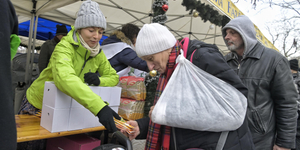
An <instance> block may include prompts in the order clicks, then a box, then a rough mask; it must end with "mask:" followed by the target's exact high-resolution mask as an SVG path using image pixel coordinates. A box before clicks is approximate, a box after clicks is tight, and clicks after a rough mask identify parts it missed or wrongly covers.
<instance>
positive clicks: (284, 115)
mask: <svg viewBox="0 0 300 150" xmlns="http://www.w3.org/2000/svg"><path fill="white" fill-rule="evenodd" d="M222 34H223V38H224V40H225V43H226V45H227V46H228V48H229V50H231V52H230V53H228V54H227V55H226V56H225V59H226V61H227V63H228V64H229V65H230V66H231V67H232V68H233V69H234V70H235V71H236V73H237V74H238V75H239V77H240V78H241V80H242V81H243V83H244V84H245V86H246V87H247V88H248V113H247V117H248V121H249V128H250V130H251V133H252V137H253V142H254V144H255V148H256V149H258V150H271V149H274V150H275V149H276V150H280V149H284V150H286V149H291V148H294V147H295V137H296V124H297V107H296V106H297V92H296V89H295V86H294V85H293V79H292V74H291V72H290V69H289V68H290V67H289V62H288V60H287V59H286V58H285V57H284V56H283V55H281V54H280V53H278V52H277V51H276V50H273V49H270V48H267V47H265V46H263V45H262V44H261V43H260V42H258V40H257V39H256V33H255V29H254V25H253V23H252V22H251V20H250V19H249V18H248V17H246V16H239V17H237V18H235V19H233V20H231V21H230V22H229V23H228V24H226V25H225V26H224V27H223V29H222Z"/></svg>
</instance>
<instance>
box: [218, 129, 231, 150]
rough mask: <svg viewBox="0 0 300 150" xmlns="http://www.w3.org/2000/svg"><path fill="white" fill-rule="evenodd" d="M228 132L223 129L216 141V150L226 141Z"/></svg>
mask: <svg viewBox="0 0 300 150" xmlns="http://www.w3.org/2000/svg"><path fill="white" fill-rule="evenodd" d="M228 133H229V131H224V132H222V133H221V135H220V138H219V140H218V143H217V147H216V150H222V149H223V147H224V145H225V143H226V139H227V136H228Z"/></svg>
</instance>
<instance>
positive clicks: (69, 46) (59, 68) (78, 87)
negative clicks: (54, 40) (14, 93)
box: [26, 27, 119, 115]
mask: <svg viewBox="0 0 300 150" xmlns="http://www.w3.org/2000/svg"><path fill="white" fill-rule="evenodd" d="M73 33H74V27H72V30H71V31H70V32H69V33H68V35H67V36H65V37H63V38H62V40H61V41H60V42H59V43H58V44H57V45H56V47H55V50H54V51H53V53H52V56H51V58H50V62H49V64H48V67H47V68H46V69H44V70H43V71H42V72H41V74H40V76H39V77H38V78H37V79H36V80H35V81H34V82H33V83H32V85H31V86H30V87H29V88H28V90H27V92H26V96H27V99H28V101H29V103H30V104H32V105H33V106H34V107H36V108H38V109H42V104H43V93H44V86H45V81H54V84H55V85H56V87H57V88H58V89H59V90H60V91H62V92H63V93H65V94H67V95H69V96H71V97H72V98H73V99H75V100H76V101H77V102H79V103H80V104H81V105H83V106H84V107H85V108H87V109H88V110H90V111H91V112H92V113H93V114H94V115H97V113H98V112H99V111H100V110H101V109H102V108H103V107H104V106H105V105H107V104H106V103H104V101H103V100H102V99H101V97H100V96H98V95H96V94H95V93H94V92H93V91H92V90H91V89H90V88H89V87H88V86H87V85H86V84H85V83H84V74H85V73H87V72H89V71H91V72H96V71H98V72H99V74H100V85H99V86H115V85H117V83H118V81H119V76H118V75H117V74H116V71H115V70H114V69H113V68H112V67H111V65H110V63H109V61H108V60H107V58H106V56H105V55H104V53H103V51H102V50H101V51H100V53H99V54H98V55H96V56H95V57H90V53H91V52H90V51H89V50H87V49H86V48H84V47H83V46H82V45H81V43H80V42H75V41H74V40H73ZM76 37H77V40H78V41H80V40H79V36H78V33H76Z"/></svg>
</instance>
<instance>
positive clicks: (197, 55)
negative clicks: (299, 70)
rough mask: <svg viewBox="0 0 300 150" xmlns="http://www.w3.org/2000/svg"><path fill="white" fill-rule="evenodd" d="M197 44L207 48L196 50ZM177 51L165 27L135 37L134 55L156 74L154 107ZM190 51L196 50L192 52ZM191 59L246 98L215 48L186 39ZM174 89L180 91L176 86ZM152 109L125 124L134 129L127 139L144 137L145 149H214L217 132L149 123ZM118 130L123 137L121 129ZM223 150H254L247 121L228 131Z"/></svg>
mask: <svg viewBox="0 0 300 150" xmlns="http://www.w3.org/2000/svg"><path fill="white" fill-rule="evenodd" d="M200 45H208V46H207V47H203V48H200V49H199V47H200ZM180 49H181V47H180V44H179V42H178V41H177V40H176V39H175V37H174V35H173V34H172V33H171V32H170V31H169V30H168V29H167V28H166V27H165V26H162V25H160V24H158V23H152V24H145V25H144V26H143V28H142V29H141V31H140V32H139V34H138V36H137V40H136V52H137V54H138V56H139V57H141V58H142V59H143V60H145V61H146V62H147V64H148V68H149V69H150V70H157V71H158V72H159V73H160V77H159V81H158V86H157V90H156V94H155V100H154V106H155V104H156V102H157V101H158V100H159V97H160V96H161V93H163V91H164V89H165V87H166V86H167V85H168V81H169V79H170V77H171V75H172V74H173V71H174V70H175V66H176V58H177V57H178V56H179V54H180ZM194 50H196V51H195V52H194V53H193V51H194ZM192 53H193V56H192ZM191 57H192V59H193V61H192V63H193V64H194V65H196V66H197V67H199V68H201V69H202V70H204V71H206V72H207V73H209V74H211V75H213V76H215V77H217V78H219V79H221V80H223V81H225V82H227V83H229V84H231V85H232V86H234V87H235V88H236V89H237V90H239V91H240V92H241V93H242V94H244V95H247V88H246V87H245V86H244V85H243V83H242V81H241V80H240V79H239V77H238V76H237V75H236V74H235V72H234V71H233V70H232V69H231V68H230V67H229V66H228V64H227V63H226V61H225V60H224V58H223V55H222V54H221V53H220V51H219V50H218V48H217V47H216V46H215V45H210V44H206V43H204V42H201V41H197V40H190V41H189V45H188V50H187V56H186V58H187V59H188V60H190V59H191ZM191 80H193V79H191ZM178 90H183V89H182V87H178ZM174 94H175V93H174ZM154 106H152V107H151V109H150V112H149V117H145V118H142V119H138V120H135V121H133V120H131V121H128V122H127V123H129V124H130V125H132V126H134V129H133V130H134V131H135V132H134V133H133V134H130V135H129V138H130V139H135V138H136V139H145V138H147V141H146V147H145V150H154V149H164V150H165V149H170V150H174V149H175V148H177V150H186V149H189V148H195V149H205V150H208V149H210V150H215V149H216V147H217V145H218V144H217V143H218V140H219V137H220V135H221V132H209V131H196V130H191V129H183V128H177V127H170V126H164V125H160V124H156V123H153V122H152V120H151V118H150V116H151V113H152V110H153V107H154ZM121 131H122V133H123V134H125V135H126V132H124V130H121ZM223 149H224V150H254V145H253V142H252V137H251V134H250V130H249V128H248V122H247V119H245V120H244V123H243V124H242V125H241V127H239V128H238V129H236V130H234V131H230V132H229V134H228V137H227V139H226V141H225V145H224V148H223Z"/></svg>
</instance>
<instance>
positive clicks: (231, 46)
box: [228, 45, 237, 51]
mask: <svg viewBox="0 0 300 150" xmlns="http://www.w3.org/2000/svg"><path fill="white" fill-rule="evenodd" d="M236 48H237V47H236V46H235V45H230V46H228V49H229V50H231V51H234V50H236Z"/></svg>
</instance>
